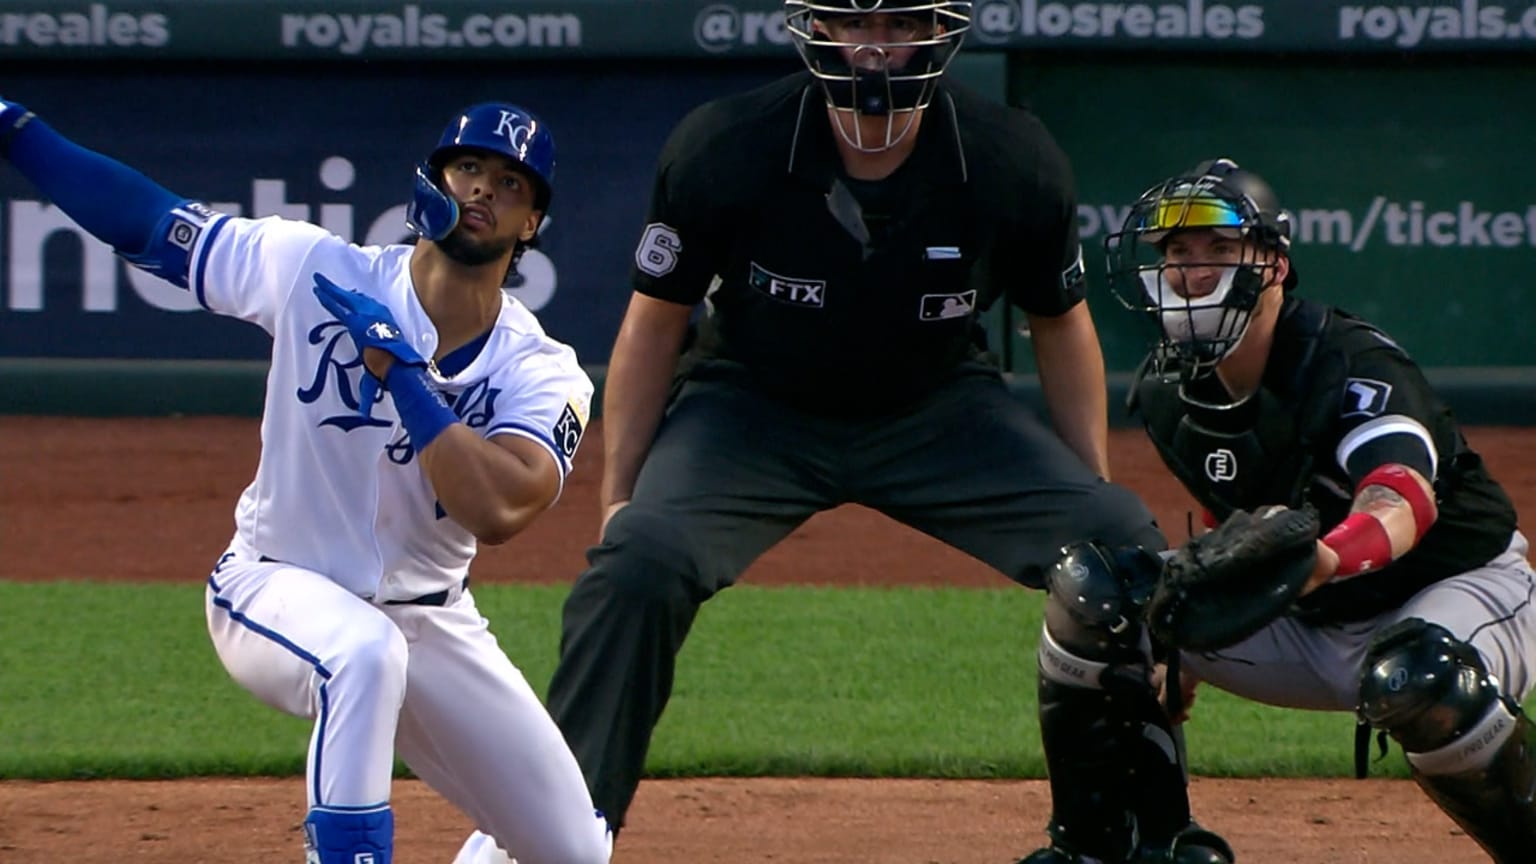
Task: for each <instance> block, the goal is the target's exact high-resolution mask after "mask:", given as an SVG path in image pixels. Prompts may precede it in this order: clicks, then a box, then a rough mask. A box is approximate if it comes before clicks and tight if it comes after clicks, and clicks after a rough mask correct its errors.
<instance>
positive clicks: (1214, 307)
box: [1104, 159, 1295, 378]
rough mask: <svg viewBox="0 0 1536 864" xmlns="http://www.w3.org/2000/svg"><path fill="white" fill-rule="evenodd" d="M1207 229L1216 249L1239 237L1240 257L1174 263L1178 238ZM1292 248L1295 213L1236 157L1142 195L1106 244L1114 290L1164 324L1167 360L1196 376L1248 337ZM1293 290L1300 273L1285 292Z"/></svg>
mask: <svg viewBox="0 0 1536 864" xmlns="http://www.w3.org/2000/svg"><path fill="white" fill-rule="evenodd" d="M1199 230H1208V231H1210V232H1212V237H1213V241H1214V242H1215V243H1217V244H1219V241H1221V240H1229V241H1233V243H1234V246H1235V247H1236V248H1238V249H1239V250H1240V251H1239V252H1238V253H1237V254H1236V255H1232V254H1221V255H1211V256H1210V258H1211V259H1212V260H1194V259H1191V258H1190V257H1189V256H1188V255H1183V256H1179V257H1178V258H1177V260H1173V259H1174V258H1175V256H1171V255H1169V254H1168V252H1169V244H1170V242H1172V241H1174V240H1175V238H1176V237H1177V235H1178V234H1179V233H1180V232H1185V231H1190V232H1193V231H1199ZM1290 243H1291V223H1290V217H1289V216H1288V215H1287V214H1285V213H1283V212H1281V210H1280V207H1279V205H1278V203H1277V202H1276V199H1275V195H1274V192H1273V191H1271V190H1270V188H1269V185H1268V184H1266V183H1265V182H1264V181H1263V180H1262V179H1260V178H1259V177H1258V175H1256V174H1253V173H1252V172H1249V171H1244V170H1243V169H1241V168H1239V167H1238V166H1237V163H1235V162H1233V161H1231V160H1230V159H1217V160H1213V161H1211V162H1204V163H1201V164H1200V165H1199V166H1197V167H1196V168H1195V169H1194V170H1193V171H1191V172H1190V173H1189V174H1185V175H1181V176H1178V177H1172V178H1169V179H1168V180H1165V181H1163V182H1162V183H1159V184H1157V185H1156V186H1153V187H1152V188H1151V189H1149V190H1147V191H1146V192H1145V193H1143V194H1142V196H1141V197H1140V198H1139V199H1137V201H1136V203H1135V204H1133V205H1132V206H1131V210H1130V213H1129V214H1128V216H1127V217H1126V220H1125V224H1124V226H1123V227H1122V228H1121V230H1120V231H1117V232H1114V233H1112V234H1110V235H1108V236H1107V237H1105V239H1104V248H1105V255H1106V257H1107V259H1108V264H1109V282H1110V288H1111V290H1113V291H1114V293H1115V296H1116V297H1117V298H1118V299H1119V300H1120V302H1121V303H1122V304H1123V305H1125V306H1126V308H1128V309H1131V310H1133V311H1138V312H1143V313H1146V314H1147V315H1148V316H1149V317H1151V318H1152V319H1153V320H1155V321H1156V323H1157V325H1158V340H1159V341H1158V353H1159V355H1160V357H1159V359H1160V360H1161V361H1163V363H1164V364H1165V365H1167V364H1173V365H1177V366H1178V367H1180V371H1181V372H1182V373H1183V375H1184V376H1185V377H1187V378H1190V377H1200V376H1202V375H1204V374H1205V373H1208V372H1210V371H1212V370H1214V369H1215V367H1216V365H1217V364H1219V363H1220V362H1221V361H1222V360H1223V359H1225V358H1226V357H1227V356H1228V355H1229V354H1231V353H1232V350H1233V349H1234V348H1236V347H1237V345H1238V343H1239V342H1240V341H1242V338H1243V335H1244V334H1245V333H1246V332H1247V330H1248V324H1249V321H1250V319H1251V317H1252V315H1253V310H1254V307H1255V306H1256V305H1257V304H1258V300H1259V295H1260V294H1261V293H1263V291H1264V288H1265V286H1267V285H1270V284H1271V283H1272V282H1273V281H1274V277H1275V271H1276V268H1277V267H1278V266H1279V264H1278V262H1279V256H1280V255H1285V254H1288V253H1289V250H1290ZM1197 248H1202V247H1197ZM1203 248H1209V247H1203ZM1294 284H1295V276H1294V272H1293V273H1292V274H1291V275H1290V276H1288V277H1287V278H1286V282H1285V287H1287V288H1289V287H1291V286H1292V285H1294ZM1197 285H1198V286H1199V288H1198V290H1196V286H1197Z"/></svg>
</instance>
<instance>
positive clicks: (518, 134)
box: [493, 111, 533, 153]
mask: <svg viewBox="0 0 1536 864" xmlns="http://www.w3.org/2000/svg"><path fill="white" fill-rule="evenodd" d="M520 119H522V118H520V117H518V116H517V115H516V114H513V113H512V112H511V111H502V112H501V119H500V120H499V121H497V123H496V131H495V133H493V134H496V135H505V136H507V143H508V144H511V145H512V149H513V150H516V151H517V152H519V153H522V152H523V151H524V150H526V149H528V139H529V138H531V137H533V124H531V123H522V124H518V125H513V121H514V120H520Z"/></svg>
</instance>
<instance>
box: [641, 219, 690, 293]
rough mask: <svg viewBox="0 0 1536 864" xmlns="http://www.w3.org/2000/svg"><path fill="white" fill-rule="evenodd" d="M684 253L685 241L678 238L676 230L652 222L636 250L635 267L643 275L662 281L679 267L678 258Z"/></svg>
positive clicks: (646, 227) (642, 235) (669, 226)
mask: <svg viewBox="0 0 1536 864" xmlns="http://www.w3.org/2000/svg"><path fill="white" fill-rule="evenodd" d="M682 251H683V240H682V238H681V237H679V236H677V229H676V228H673V227H672V226H671V225H665V224H663V223H661V222H652V223H651V224H649V225H647V226H645V233H644V234H641V235H640V246H639V247H638V248H636V249H635V266H636V267H639V268H640V272H641V273H644V274H646V275H647V276H655V277H656V278H658V279H660V278H661V277H663V276H665V275H667V274H668V273H671V272H672V268H674V267H676V266H677V256H678V253H680V252H682Z"/></svg>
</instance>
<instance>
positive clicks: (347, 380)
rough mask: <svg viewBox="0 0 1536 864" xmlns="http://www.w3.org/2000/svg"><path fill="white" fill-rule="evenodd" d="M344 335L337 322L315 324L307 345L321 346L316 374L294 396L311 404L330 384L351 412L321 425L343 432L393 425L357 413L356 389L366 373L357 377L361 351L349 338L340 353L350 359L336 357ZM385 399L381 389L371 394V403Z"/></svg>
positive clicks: (359, 404)
mask: <svg viewBox="0 0 1536 864" xmlns="http://www.w3.org/2000/svg"><path fill="white" fill-rule="evenodd" d="M346 336H347V328H346V327H345V326H343V325H342V323H341V322H340V321H326V322H324V323H323V324H318V325H316V326H315V327H313V328H312V329H310V331H309V337H308V339H309V344H311V345H320V346H321V348H320V359H319V360H318V361H317V362H316V363H315V374H314V377H312V378H311V379H310V382H309V386H308V387H300V388H299V390H298V392H297V393H295V394H294V395H295V396H297V397H298V398H299V401H300V402H302V403H304V404H305V405H312V404H314V403H315V402H316V401H318V400H319V399H320V397H321V396H324V395H325V389H326V387H327V386H328V385H330V384H331V383H332V382H334V383H335V386H336V395H338V396H339V397H341V404H343V405H345V406H347V408H348V409H350V410H349V411H348V412H347V413H345V414H333V415H331V416H329V417H325V418H323V419H322V420H321V421H320V425H321V426H334V427H336V428H337V429H340V430H341V431H343V432H351V431H352V430H353V429H361V428H363V427H364V426H371V427H374V428H381V427H386V426H390V425H392V424H391V422H390V421H388V420H380V419H378V418H377V417H364V416H363V415H362V414H360V413H358V412H359V411H361V410H362V394H361V389H360V388H359V387H358V386H357V385H358V384H359V383H360V382H361V381H362V376H363V375H367V374H368V372H367V370H363V371H360V372H359V373H357V374H356V375H354V374H353V373H352V370H354V369H361V367H362V365H363V355H362V352H360V351H358V350H357V346H356V345H355V344H354V343H353V342H352V340H351V339H350V338H346V339H345V344H346V346H347V347H346V349H345V350H344V351H343V354H344V355H346V356H349V357H350V359H348V360H345V361H343V360H340V359H338V358H337V356H336V346H337V345H338V344H339V343H342V342H343V337H346ZM383 398H384V393H383V391H382V390H377V391H375V392H374V396H373V400H374V402H378V401H379V400H381V399H383Z"/></svg>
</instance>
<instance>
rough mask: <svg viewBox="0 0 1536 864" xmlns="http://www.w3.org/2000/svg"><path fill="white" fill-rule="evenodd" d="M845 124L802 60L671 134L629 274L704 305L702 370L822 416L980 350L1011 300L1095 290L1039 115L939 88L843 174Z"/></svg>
mask: <svg viewBox="0 0 1536 864" xmlns="http://www.w3.org/2000/svg"><path fill="white" fill-rule="evenodd" d="M901 122H902V121H901V118H898V119H897V124H898V126H899V124H900V123H901ZM836 134H838V133H837V132H836V131H835V130H834V129H833V127H832V125H831V122H830V120H829V119H828V117H827V113H826V107H825V101H824V97H823V93H822V90H821V87H820V86H819V85H818V84H817V83H816V82H815V80H814V79H813V78H812V77H811V76H810V74H809V73H801V74H797V75H792V76H789V77H787V78H784V79H782V80H779V81H776V82H774V83H772V84H769V85H766V86H763V87H760V88H758V89H756V90H753V91H750V92H747V93H743V94H739V95H736V96H731V97H727V98H724V99H720V100H716V101H714V102H711V103H708V104H706V105H703V106H701V107H699V108H697V109H695V110H694V111H693V112H692V113H691V114H689V115H688V116H687V117H686V118H684V120H683V121H682V122H681V123H680V124H679V125H678V127H677V128H676V129H675V130H674V131H673V133H672V135H671V137H670V138H669V140H668V142H667V145H666V147H665V148H664V150H663V151H662V155H661V159H660V164H659V167H658V170H657V176H656V185H655V189H654V191H653V193H652V200H651V210H650V215H649V217H648V219H647V222H648V224H647V226H646V228H645V231H644V233H643V235H642V238H641V241H640V246H639V248H638V249H637V250H636V253H635V279H634V285H635V290H637V291H639V292H640V293H642V294H646V295H649V296H652V297H657V298H660V299H663V300H669V301H673V302H676V303H682V304H687V305H693V304H696V303H699V302H700V301H706V300H707V306H706V310H707V314H706V315H705V316H704V318H703V320H702V322H701V325H700V327H699V337H698V340H697V343H696V344H695V345H694V347H693V349H692V351H691V355H692V356H691V358H690V361H692V363H691V364H685V368H688V366H690V365H691V366H692V368H693V369H694V373H693V374H715V375H731V376H735V377H738V378H739V379H740V380H742V381H743V382H744V383H750V384H751V385H752V386H756V387H760V388H762V389H764V390H766V391H768V392H769V393H772V394H774V395H776V396H779V397H780V398H783V399H785V400H787V401H790V402H792V403H794V404H796V405H797V406H798V407H801V408H803V409H807V410H813V411H818V412H823V413H834V414H844V415H848V414H853V415H858V414H872V413H876V412H882V411H890V410H896V409H899V408H900V407H902V406H903V405H905V404H908V403H911V402H913V401H916V400H917V399H919V398H922V397H923V396H925V395H927V394H928V393H930V392H932V391H933V390H934V389H935V388H937V387H938V386H940V385H941V384H942V382H943V381H944V380H945V379H946V377H948V376H950V375H953V374H954V373H955V371H956V370H957V369H958V368H960V367H961V365H962V364H963V363H964V362H965V361H966V360H969V359H973V358H976V357H978V356H979V355H980V354H981V353H982V352H983V351H984V348H985V335H984V333H983V331H982V328H981V326H980V325H979V324H978V322H977V315H978V313H980V312H981V311H982V310H985V309H986V308H987V307H988V306H989V305H990V304H992V303H993V302H994V301H996V300H997V299H998V298H999V297H1000V296H1006V297H1007V298H1008V299H1009V300H1010V301H1011V302H1013V303H1015V304H1016V305H1018V306H1019V307H1020V308H1022V309H1024V310H1026V311H1028V312H1031V313H1036V314H1041V315H1058V314H1061V313H1063V312H1065V311H1067V310H1068V309H1070V308H1071V307H1072V306H1073V305H1075V304H1076V303H1078V302H1079V301H1080V300H1081V299H1082V297H1083V290H1084V285H1083V279H1082V263H1081V262H1082V258H1081V253H1080V248H1079V245H1078V233H1077V214H1076V193H1075V189H1074V186H1073V178H1072V173H1071V167H1070V165H1069V163H1068V161H1067V159H1066V156H1065V155H1064V154H1063V153H1062V151H1061V150H1060V148H1058V147H1057V145H1056V143H1055V141H1054V140H1053V139H1052V138H1051V136H1050V133H1049V132H1047V131H1046V129H1045V127H1044V126H1043V125H1042V124H1041V123H1040V121H1039V120H1038V119H1037V118H1035V117H1034V116H1033V115H1031V114H1029V113H1027V112H1025V111H1023V110H1019V109H1013V108H1009V107H1007V106H1004V105H1001V104H997V103H994V102H992V101H989V100H986V99H984V98H982V97H980V96H978V95H976V94H974V93H971V92H969V91H967V90H965V89H963V88H961V87H958V86H955V85H953V84H948V83H946V84H945V85H944V86H942V87H941V88H940V89H939V92H938V94H937V95H936V97H935V98H934V100H933V102H932V103H931V104H930V105H929V107H928V109H927V111H926V114H925V115H924V117H923V121H922V125H921V127H920V128H919V130H918V133H917V135H918V137H917V141H916V145H915V149H914V150H913V152H912V154H911V155H910V156H909V157H908V159H907V160H906V162H905V163H903V164H902V166H901V167H900V168H898V169H897V170H896V171H895V172H894V173H893V174H892V175H891V176H890V177H887V178H886V179H884V180H880V181H873V182H870V181H856V180H853V179H850V178H849V177H848V176H847V175H846V173H845V172H844V170H843V167H842V161H841V158H840V157H839V155H838V152H837V148H836V144H835V141H834V139H833V136H834V135H836Z"/></svg>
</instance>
